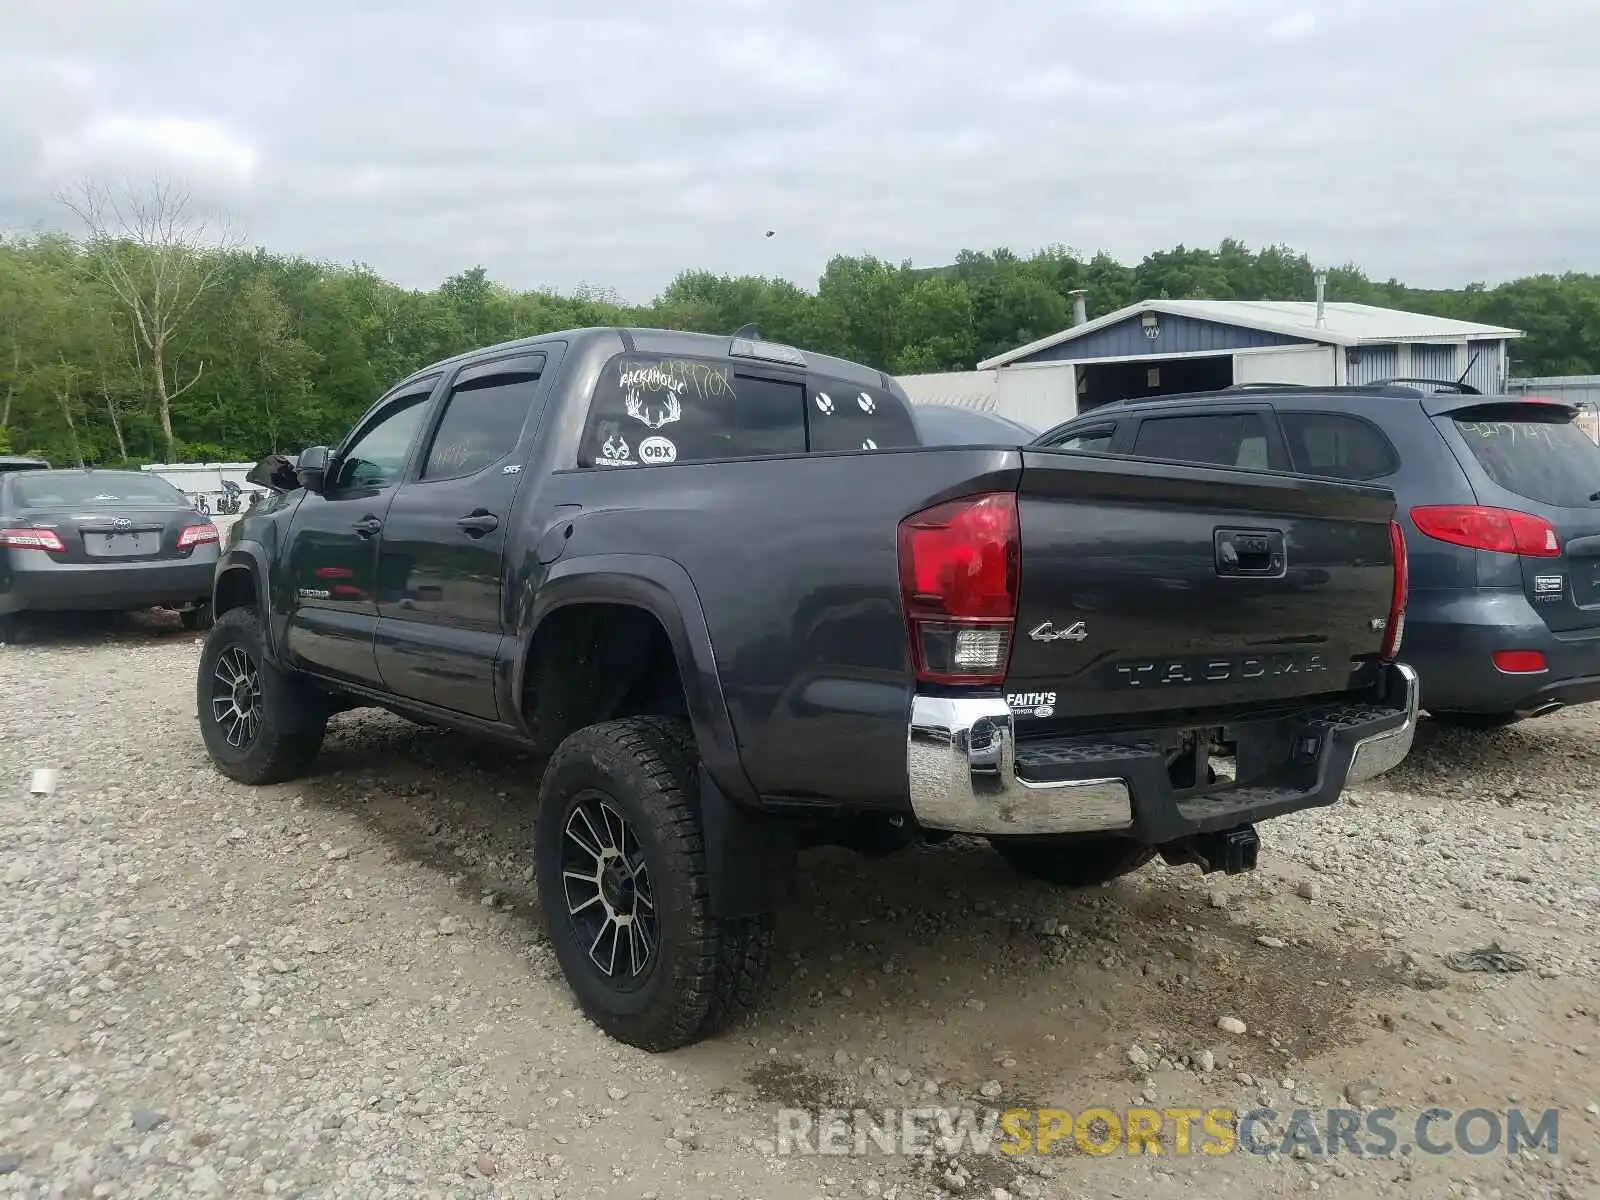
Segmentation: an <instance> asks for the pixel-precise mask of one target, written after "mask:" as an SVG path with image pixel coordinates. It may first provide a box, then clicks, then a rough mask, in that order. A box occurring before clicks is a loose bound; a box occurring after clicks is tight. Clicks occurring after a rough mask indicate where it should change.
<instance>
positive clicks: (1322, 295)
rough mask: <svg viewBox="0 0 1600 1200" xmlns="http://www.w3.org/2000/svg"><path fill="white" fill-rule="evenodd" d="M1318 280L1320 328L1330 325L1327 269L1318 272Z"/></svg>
mask: <svg viewBox="0 0 1600 1200" xmlns="http://www.w3.org/2000/svg"><path fill="white" fill-rule="evenodd" d="M1316 281H1317V328H1318V329H1326V328H1327V327H1328V309H1327V305H1328V300H1327V295H1328V273H1327V272H1326V271H1318V272H1317V274H1316Z"/></svg>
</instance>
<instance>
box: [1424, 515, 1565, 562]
mask: <svg viewBox="0 0 1600 1200" xmlns="http://www.w3.org/2000/svg"><path fill="white" fill-rule="evenodd" d="M1411 520H1412V522H1413V523H1414V524H1415V525H1416V527H1417V529H1418V531H1419V532H1421V533H1425V534H1427V535H1428V536H1429V537H1431V538H1435V539H1437V540H1438V541H1441V542H1449V543H1450V544H1451V545H1452V546H1465V547H1467V548H1468V549H1469V550H1492V551H1494V552H1495V553H1496V554H1521V555H1523V556H1525V557H1527V558H1560V557H1561V539H1560V538H1559V537H1557V536H1556V529H1555V526H1554V525H1552V524H1550V522H1549V521H1546V520H1545V519H1544V518H1543V517H1536V516H1534V515H1533V514H1532V513H1525V512H1517V511H1516V509H1513V508H1489V507H1487V506H1485V505H1482V504H1423V505H1419V506H1418V507H1416V508H1413V509H1412V510H1411Z"/></svg>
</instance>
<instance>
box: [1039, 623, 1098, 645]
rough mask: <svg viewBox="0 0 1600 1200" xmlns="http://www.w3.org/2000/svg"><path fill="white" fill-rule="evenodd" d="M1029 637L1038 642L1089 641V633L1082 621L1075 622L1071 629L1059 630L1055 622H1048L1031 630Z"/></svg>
mask: <svg viewBox="0 0 1600 1200" xmlns="http://www.w3.org/2000/svg"><path fill="white" fill-rule="evenodd" d="M1028 636H1029V637H1031V638H1032V639H1033V640H1034V641H1036V642H1062V641H1066V642H1082V641H1085V640H1087V639H1088V637H1089V631H1088V630H1087V629H1085V628H1084V627H1083V622H1082V621H1077V622H1075V623H1074V624H1073V625H1072V627H1071V628H1070V629H1057V628H1056V627H1055V625H1054V623H1053V622H1050V621H1046V622H1044V623H1043V624H1042V625H1035V626H1034V627H1033V628H1032V629H1030V630H1029V631H1028Z"/></svg>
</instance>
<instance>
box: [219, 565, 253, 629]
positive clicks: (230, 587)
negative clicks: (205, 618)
mask: <svg viewBox="0 0 1600 1200" xmlns="http://www.w3.org/2000/svg"><path fill="white" fill-rule="evenodd" d="M255 602H256V581H255V576H253V575H252V574H251V573H250V570H249V568H248V567H233V568H231V569H230V570H227V571H224V572H223V573H222V576H221V578H219V579H218V580H217V587H216V596H215V599H214V601H213V615H215V616H218V617H220V616H221V615H222V614H223V613H225V612H227V611H228V610H229V609H232V608H247V607H249V606H250V605H252V604H254V603H255Z"/></svg>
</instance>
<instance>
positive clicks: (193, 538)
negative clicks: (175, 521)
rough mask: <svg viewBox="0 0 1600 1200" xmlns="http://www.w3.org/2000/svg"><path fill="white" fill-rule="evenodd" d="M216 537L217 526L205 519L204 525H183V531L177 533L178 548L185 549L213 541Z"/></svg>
mask: <svg viewBox="0 0 1600 1200" xmlns="http://www.w3.org/2000/svg"><path fill="white" fill-rule="evenodd" d="M217 538H218V534H217V527H216V526H215V525H213V524H212V523H211V522H210V521H207V522H206V523H205V524H204V525H185V526H184V527H183V532H182V533H180V534H179V535H178V549H179V550H187V549H188V548H189V547H191V546H201V545H204V544H205V543H206V542H214V541H216V540H217Z"/></svg>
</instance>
